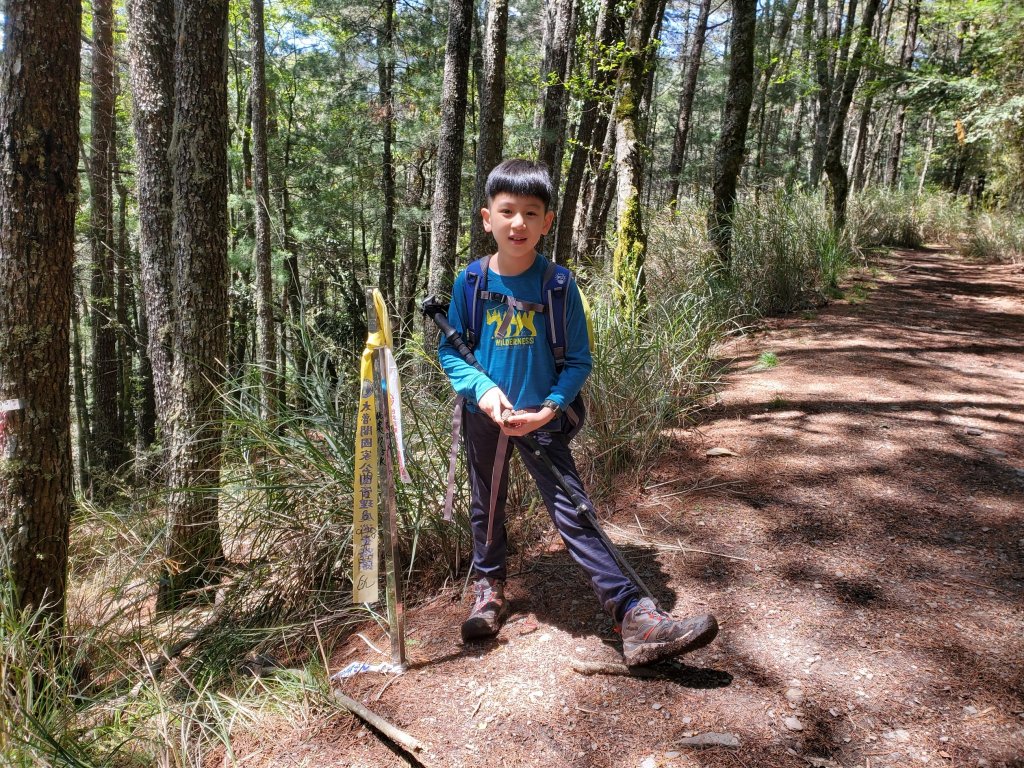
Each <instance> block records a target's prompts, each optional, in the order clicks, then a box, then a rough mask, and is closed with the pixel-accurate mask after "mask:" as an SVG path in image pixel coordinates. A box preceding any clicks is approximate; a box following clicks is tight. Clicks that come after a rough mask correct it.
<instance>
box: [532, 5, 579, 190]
mask: <svg viewBox="0 0 1024 768" xmlns="http://www.w3.org/2000/svg"><path fill="white" fill-rule="evenodd" d="M554 4H555V25H554V29H553V34H552V35H551V38H550V40H549V41H548V49H547V51H546V52H545V56H544V69H543V71H542V72H541V78H542V82H544V84H545V88H544V108H543V111H542V117H541V123H540V145H539V147H538V150H537V159H538V160H539V161H540V162H542V163H544V165H546V166H547V167H548V169H549V170H550V172H551V181H552V183H553V184H554V187H555V189H556V190H557V189H558V184H559V177H560V176H561V165H562V152H561V150H562V148H563V147H564V146H565V143H564V138H563V137H564V136H565V119H566V109H567V108H568V102H569V91H568V89H567V88H566V87H565V81H566V78H567V77H568V74H569V73H568V70H567V67H568V63H569V49H570V47H571V45H572V40H573V37H574V34H573V32H574V30H573V21H574V20H575V14H574V13H573V6H574V4H575V0H556V1H555V3H554Z"/></svg>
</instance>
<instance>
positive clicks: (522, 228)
mask: <svg viewBox="0 0 1024 768" xmlns="http://www.w3.org/2000/svg"><path fill="white" fill-rule="evenodd" d="M480 215H481V216H482V217H483V220H484V229H485V230H486V231H488V232H490V233H491V234H492V235H494V240H495V242H496V243H497V244H498V253H499V254H501V255H502V256H507V257H513V258H515V257H523V256H533V254H534V251H535V250H536V248H537V243H539V242H540V239H541V238H542V237H543V236H544V235H546V234H547V233H548V231H549V230H550V229H551V224H552V222H553V221H554V220H555V212H554V211H548V210H545V209H544V201H543V200H541V199H540V198H539V197H530V196H524V195H510V194H508V193H507V192H499V193H498V194H496V195H495V196H494V197H493V198H491V200H490V201H489V204H488V206H487V207H486V208H481V209H480Z"/></svg>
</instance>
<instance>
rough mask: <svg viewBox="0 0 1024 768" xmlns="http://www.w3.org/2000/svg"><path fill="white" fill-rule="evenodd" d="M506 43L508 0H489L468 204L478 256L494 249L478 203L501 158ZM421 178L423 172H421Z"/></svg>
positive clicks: (410, 240)
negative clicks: (477, 123) (477, 210)
mask: <svg viewBox="0 0 1024 768" xmlns="http://www.w3.org/2000/svg"><path fill="white" fill-rule="evenodd" d="M507 44H508V0H490V1H489V2H488V4H487V29H486V32H485V37H484V44H483V51H482V56H483V67H482V70H483V71H482V77H481V80H480V131H479V139H478V140H477V144H476V181H475V182H474V184H473V201H472V205H471V207H470V214H471V216H470V218H471V221H472V223H471V227H470V233H471V234H470V254H471V256H473V257H475V256H479V255H482V254H484V253H491V252H492V251H493V250H494V247H495V243H494V238H493V237H491V235H490V233H488V232H485V231H484V226H483V219H482V218H481V217H480V216H479V215H477V213H476V209H477V206H483V205H485V203H486V200H484V187H485V186H486V184H487V174H489V173H490V172H491V170H493V168H494V167H495V166H496V165H498V163H500V162H501V153H502V152H503V151H504V132H505V54H506V49H507ZM420 178H422V175H420ZM413 232H414V228H413V229H410V231H409V232H408V233H407V236H406V239H405V241H406V245H410V244H415V240H416V238H415V237H414V236H413Z"/></svg>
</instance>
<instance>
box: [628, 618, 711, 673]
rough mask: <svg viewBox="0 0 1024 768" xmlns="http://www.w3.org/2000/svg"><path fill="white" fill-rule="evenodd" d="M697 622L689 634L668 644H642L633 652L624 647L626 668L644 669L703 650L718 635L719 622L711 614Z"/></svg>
mask: <svg viewBox="0 0 1024 768" xmlns="http://www.w3.org/2000/svg"><path fill="white" fill-rule="evenodd" d="M695 621H696V622H697V623H696V626H694V628H693V630H691V631H690V633H689V634H687V635H685V636H683V637H679V638H676V639H675V640H670V641H669V642H667V643H642V644H640V645H638V646H637V647H636V648H634V649H632V650H627V649H626V648H625V647H623V650H622V655H623V657H624V658H625V660H626V666H629V667H642V666H644V665H646V664H653V663H654V662H656V661H661V660H663V659H668V658H671V657H673V656H681V655H682V654H684V653H689V652H690V651H695V650H697V649H698V648H703V647H704V646H705V645H707V644H708V643H710V642H711V641H712V640H714V639H715V637H716V636H717V635H718V622H717V621H716V620H715V617H714V616H712V615H710V614H707V615H705V616H702V617H700V619H699V621H697V620H695Z"/></svg>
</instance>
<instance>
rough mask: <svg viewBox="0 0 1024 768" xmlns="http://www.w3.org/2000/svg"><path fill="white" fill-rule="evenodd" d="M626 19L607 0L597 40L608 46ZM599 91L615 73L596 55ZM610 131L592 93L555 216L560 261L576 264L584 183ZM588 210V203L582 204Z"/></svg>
mask: <svg viewBox="0 0 1024 768" xmlns="http://www.w3.org/2000/svg"><path fill="white" fill-rule="evenodd" d="M623 24H624V19H623V18H622V17H621V16H620V15H619V14H618V13H617V12H616V6H615V3H614V0H603V2H602V5H601V11H600V14H599V16H598V21H597V28H596V30H595V35H594V38H595V41H596V42H597V43H598V44H599V45H600V46H604V47H605V48H607V46H609V45H610V44H611V42H612V40H614V39H615V36H616V34H621V30H622V26H623ZM590 77H591V80H592V81H593V82H594V84H595V88H594V90H595V91H598V92H600V91H603V90H604V89H605V88H607V87H608V85H609V84H610V83H611V81H612V78H613V77H614V73H613V72H611V71H610V70H607V69H601V68H599V67H598V66H597V60H596V58H595V60H594V62H593V64H592V65H591V70H590ZM607 130H608V115H607V112H606V111H605V109H604V107H603V106H602V104H601V103H600V101H599V100H598V99H597V97H596V96H594V95H590V96H588V97H587V99H586V100H584V102H583V105H582V107H581V108H580V120H579V124H578V126H577V127H576V148H575V149H574V150H573V156H572V162H571V163H570V165H569V173H568V175H567V176H566V180H565V188H564V190H563V191H562V195H561V201H560V207H559V209H558V217H557V218H556V219H555V227H556V235H555V247H554V249H553V256H554V258H555V260H556V261H559V262H562V263H572V262H574V261H575V260H576V258H577V257H578V253H576V252H575V251H576V248H575V247H574V243H573V236H574V235H575V234H576V233H578V232H579V231H580V229H581V228H580V227H579V226H577V218H578V217H577V212H578V210H579V209H580V200H581V191H582V192H583V193H584V194H583V196H582V197H583V200H584V202H585V201H586V200H587V195H586V192H587V190H588V189H589V186H588V185H587V184H585V183H584V178H585V177H586V176H587V174H588V172H589V175H590V177H591V178H593V176H594V175H595V169H596V168H597V167H598V163H599V161H598V160H597V158H598V157H599V155H600V149H601V142H603V140H604V137H605V133H606V131H607ZM582 210H584V211H585V210H586V205H584V206H583V207H582Z"/></svg>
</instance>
